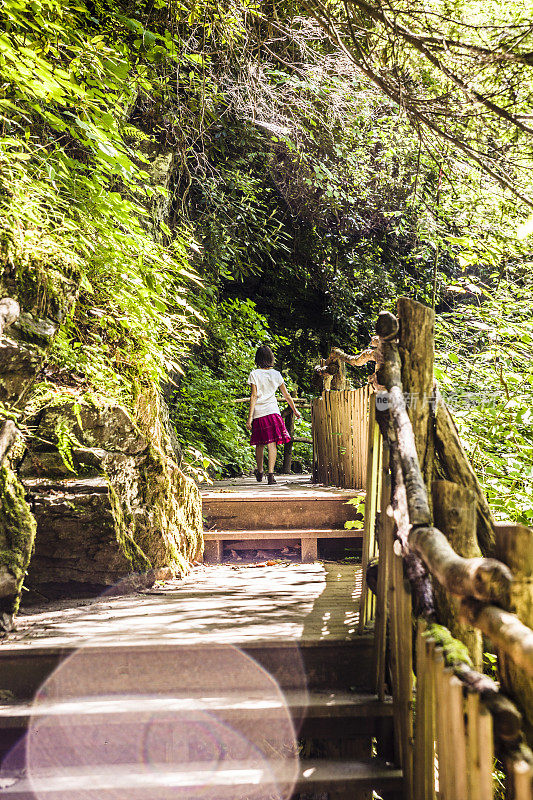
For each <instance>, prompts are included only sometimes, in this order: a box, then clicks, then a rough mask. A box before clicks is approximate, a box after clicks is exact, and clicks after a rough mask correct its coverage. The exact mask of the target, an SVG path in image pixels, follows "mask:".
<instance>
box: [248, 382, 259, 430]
mask: <svg viewBox="0 0 533 800" xmlns="http://www.w3.org/2000/svg"><path fill="white" fill-rule="evenodd" d="M251 386H252V393H251V394H250V411H249V412H248V422H247V423H246V427H247V428H248V430H249V431H251V430H252V419H253V416H254V408H255V404H256V403H257V386H256V385H255V383H252V385H251Z"/></svg>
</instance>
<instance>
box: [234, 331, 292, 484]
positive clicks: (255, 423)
mask: <svg viewBox="0 0 533 800" xmlns="http://www.w3.org/2000/svg"><path fill="white" fill-rule="evenodd" d="M255 363H256V365H257V369H253V370H252V371H251V372H250V377H249V378H248V383H249V384H250V386H251V388H252V391H251V395H250V413H249V414H248V422H247V423H246V427H247V428H248V430H251V431H252V438H251V439H250V444H253V445H255V460H256V463H257V469H255V470H254V475H255V477H256V479H257V480H258V481H262V480H263V454H264V450H265V445H266V446H267V448H268V483H269V484H273V483H276V479H275V478H274V464H275V463H276V454H277V446H278V444H287V442H290V440H291V437H290V436H289V433H288V431H287V428H286V427H285V423H284V422H283V419H282V418H281V414H280V413H279V406H278V401H277V400H276V390H277V389H279V390H280V391H281V394H282V395H283V397H284V398H285V400H286V401H287V403H288V404H289V406H290V407H291V408H292V411H293V413H294V416H295V417H296V418H297V419H299V418H300V416H301V414H300V413H299V412H298V411H297V410H296V407H295V405H294V402H293V399H292V397H291V396H290V394H289V393H288V391H287V387H286V386H285V382H284V380H283V376H282V375H281V373H279V372H278V371H277V370H275V369H274V353H273V352H272V350H271V349H270V347H268V346H267V345H266V344H264V345H261V347H259V348H258V349H257V352H256V354H255Z"/></svg>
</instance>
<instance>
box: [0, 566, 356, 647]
mask: <svg viewBox="0 0 533 800" xmlns="http://www.w3.org/2000/svg"><path fill="white" fill-rule="evenodd" d="M360 586H361V573H360V568H359V567H358V566H354V565H346V564H336V563H314V564H295V563H286V564H279V563H277V564H275V565H273V566H254V565H245V566H228V565H213V566H201V567H196V568H195V569H193V570H192V572H191V573H190V575H189V576H188V577H186V578H185V579H183V580H177V581H168V582H166V583H165V584H164V585H162V586H161V587H160V588H154V589H151V590H147V591H144V592H140V593H136V594H132V595H127V596H122V597H102V598H100V599H98V600H96V601H93V602H88V601H71V602H66V601H58V602H56V603H51V604H49V605H47V606H46V607H44V608H40V609H37V610H34V611H32V610H27V611H23V612H22V613H21V614H20V616H19V618H18V622H17V631H15V632H13V633H11V634H9V635H8V636H7V637H6V638H5V639H3V641H2V643H1V644H0V655H1V653H2V650H6V649H10V650H12V649H13V648H35V647H37V646H40V647H43V646H45V647H46V646H47V645H51V646H58V645H61V646H69V647H72V646H74V647H75V646H78V645H80V644H82V643H84V644H89V643H90V644H99V645H103V644H105V643H114V642H116V641H119V640H120V641H122V642H124V641H126V640H127V641H131V642H135V641H143V642H144V643H146V642H147V641H154V640H156V641H158V642H162V641H164V642H172V643H179V644H187V643H191V644H193V643H194V644H198V643H206V644H208V643H209V644H214V643H231V644H234V645H239V644H242V643H244V642H250V641H256V642H259V641H261V642H262V641H264V642H268V641H277V642H280V641H286V642H292V643H295V642H302V643H303V642H312V641H317V642H318V641H326V640H327V641H333V640H336V641H339V640H341V641H342V640H343V641H349V640H351V639H353V638H354V637H355V636H356V629H357V621H358V602H359V596H360Z"/></svg>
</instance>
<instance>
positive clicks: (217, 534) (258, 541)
mask: <svg viewBox="0 0 533 800" xmlns="http://www.w3.org/2000/svg"><path fill="white" fill-rule="evenodd" d="M362 536H363V529H362V528H351V529H344V528H341V529H338V528H289V529H287V528H277V529H276V528H264V529H263V530H216V531H204V561H206V562H207V563H220V561H222V556H223V547H224V542H231V544H232V547H233V548H234V549H235V550H239V549H250V546H251V543H253V545H254V546H256V547H257V549H261V550H274V549H279V548H280V547H285V546H287V545H290V544H292V543H293V542H294V540H296V541H299V542H300V543H301V548H302V561H303V562H304V563H308V562H313V561H316V559H317V557H318V540H319V539H357V540H361V539H362ZM241 546H242V547H241Z"/></svg>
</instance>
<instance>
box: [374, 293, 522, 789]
mask: <svg viewBox="0 0 533 800" xmlns="http://www.w3.org/2000/svg"><path fill="white" fill-rule="evenodd" d="M428 311H429V310H426V309H423V307H422V306H420V305H419V304H417V303H414V302H412V301H405V300H403V301H402V302H401V303H400V304H399V315H400V326H401V332H400V333H399V325H398V320H397V319H396V318H395V317H393V315H391V314H382V315H380V318H379V320H378V324H377V326H376V330H377V334H378V335H379V337H380V342H379V348H380V354H379V359H378V363H379V365H380V366H379V369H378V371H377V373H376V384H377V385H378V386H380V387H382V388H384V391H379V392H377V393H376V394H375V395H374V396H373V397H372V400H371V411H370V424H369V430H368V464H367V476H368V477H367V499H366V508H365V532H364V541H363V592H362V597H361V606H360V627H361V629H363V628H364V627H365V626H366V625H367V624H369V623H370V622H371V621H372V620H373V621H374V631H375V672H374V674H375V676H376V678H375V681H376V683H375V689H376V692H377V694H378V696H379V697H380V698H383V697H384V696H385V694H386V693H387V691H391V693H392V696H393V700H394V722H395V756H396V759H397V761H398V762H399V763H400V764H401V766H402V768H403V770H404V776H405V794H404V796H405V798H406V800H411V799H412V798H414V800H431V799H432V798H437V797H438V798H441V799H442V800H488V799H489V798H493V797H495V796H496V795H495V791H496V790H495V785H496V784H495V775H496V774H497V772H495V769H496V768H495V760H494V757H495V754H496V755H497V757H498V762H497V763H498V765H499V767H498V768H499V769H501V770H502V775H503V776H504V777H503V780H504V783H505V795H502V794H501V793H500V794H499V795H498V796H499V797H502V796H505V797H506V798H508V800H511V798H513V799H514V800H533V791H532V779H533V766H532V765H533V753H532V752H531V750H530V749H529V746H528V744H527V742H526V737H525V735H524V731H525V732H526V733H527V734H528V736H531V731H532V730H533V719H531V718H530V714H529V711H530V709H531V707H532V704H531V698H532V697H533V689H532V687H533V631H532V630H530V628H529V627H527V625H526V624H524V619H526V621H528V622H529V619H527V614H531V613H532V611H533V602H532V599H533V597H532V583H531V570H530V567H529V565H530V564H532V562H533V531H531V530H529V529H528V528H524V527H523V526H512V525H501V526H498V525H494V524H493V523H492V520H491V516H490V509H488V506H487V504H486V501H485V500H484V498H483V496H482V492H481V489H480V487H479V485H478V484H477V482H476V481H475V476H473V471H472V469H471V467H469V465H468V464H465V463H463V461H464V460H466V456H465V455H464V451H462V449H461V448H460V445H459V446H458V445H457V442H455V440H454V443H453V445H452V447H453V448H455V450H454V453H453V458H451V457H450V454H449V453H448V454H447V453H446V452H439V469H440V471H441V472H444V473H445V475H446V477H447V478H448V479H449V478H450V473H452V474H453V475H454V477H456V476H457V475H463V476H465V477H464V481H463V482H462V485H458V484H456V483H453V481H449V480H448V481H447V482H446V485H444V486H443V485H440V486H436V487H433V488H434V491H433V501H434V506H435V508H434V511H435V515H436V517H437V518H439V519H444V520H445V521H446V520H448V521H449V520H452V521H453V524H451V523H450V525H449V527H448V528H447V529H446V530H445V532H442V531H440V530H439V529H438V528H436V527H435V526H434V525H433V514H432V508H431V495H429V494H428V491H427V488H426V486H427V484H428V483H429V484H431V481H432V477H433V475H434V462H433V463H432V462H431V459H430V460H429V467H428V452H430V451H431V449H432V448H433V453H435V452H437V450H438V443H437V445H436V444H435V438H432V437H435V435H436V434H435V428H436V425H435V414H436V409H437V405H438V402H441V403H442V402H443V401H442V399H440V400H439V401H437V395H436V391H435V389H434V384H433V377H432V371H433V367H432V347H433V341H432V339H431V343H430V345H429V346H428V347H429V349H428V351H427V352H424V347H420V350H421V351H422V352H420V350H419V351H413V349H412V348H413V347H417V346H420V342H418V345H417V343H416V338H417V336H418V334H419V333H420V332H421V331H422V332H423V329H424V325H422V324H419V323H418V322H417V323H416V327H417V331H414V330H413V328H412V327H411V328H410V326H413V324H414V321H415V320H416V317H417V315H418V317H419V321H420V318H424V320H425V323H424V324H425V325H426V329H427V330H426V332H429V334H430V335H431V337H432V325H431V324H430V322H431V320H430V315H431V312H429V313H426V312H428ZM428 320H429V322H428ZM426 323H427V324H426ZM418 329H419V330H418ZM425 356H427V358H428V360H429V361H430V364H431V370H428V369H427V368H426V367H427V365H423V364H421V360H420V359H421V357H422V358H423V357H425ZM411 370H413V371H415V370H416V371H417V376H415V382H416V380H418V381H419V385H418V386H417V387H416V388H417V390H418V391H419V392H421V391H422V389H423V385H422V384H423V381H426V390H427V394H426V395H425V397H423V398H422V399H421V402H422V403H425V404H426V407H425V408H420V407H419V408H418V409H417V410H416V412H415V410H414V409H413V408H411V409H410V411H411V413H410V414H409V413H408V408H407V407H406V400H405V394H404V388H405V386H406V385H408V388H409V391H410V392H411V391H412V382H411V381H412V375H411V374H410V371H411ZM450 430H451V429H450ZM454 436H456V431H455V434H454ZM458 447H459V449H457V448H458ZM418 453H423V458H422V459H419V457H418ZM448 462H449V463H450V464H451V466H450V467H449V469H446V464H447V463H448ZM452 462H453V463H452ZM453 470H455V473H453ZM441 483H442V482H441ZM454 487H455V488H454ZM462 492H463V493H464V492H467V495H468V497H470V498H471V503H470V505H468V504H467V505H465V507H464V508H462V507H461V505H460V501H457V497H462V496H463V495H462V494H461V493H462ZM452 496H453V497H454V498H455V499H454V501H453V503H454V504H455V505H453V504H452V502H451V501H450V497H452ZM451 512H453V513H451ZM458 531H460V532H461V536H458ZM450 540H452V541H453V542H454V543H458V544H457V547H458V549H459V550H463V551H464V552H461V553H460V554H459V553H458V552H456V551H455V550H454V547H452V544H451V543H450ZM478 540H479V543H480V544H481V545H482V548H483V549H484V551H485V552H486V553H487V555H491V556H492V555H498V556H499V558H500V559H501V560H496V559H495V558H493V557H485V558H484V557H482V556H481V555H480V551H479V549H477V550H474V551H472V547H473V544H475V547H476V548H477V547H478V545H477V542H478ZM489 548H490V550H489ZM487 551H488V552H487ZM473 554H474V555H473ZM375 555H379V560H378V565H377V581H374V583H375V585H373V589H374V592H373V593H370V592H369V591H368V587H367V575H368V576H371V575H372V571H371V568H372V566H373V565H372V564H371V559H372V557H373V556H375ZM472 556H473V557H472ZM504 561H508V563H509V565H510V566H511V567H512V568H513V571H514V573H515V575H513V573H511V570H510V569H509V566H508V565H507V564H506V563H504ZM374 577H375V576H374ZM369 582H370V580H369ZM521 611H522V614H521V615H522V617H523V619H520V618H519V616H518V615H517V614H516V613H514V612H519V614H520V612H521ZM442 623H445V624H444V625H443V624H442ZM448 625H449V626H451V627H452V629H453V634H454V635H452V633H450V631H449V630H448V627H447V626H448ZM480 631H481V632H483V633H484V634H485V635H486V636H487V637H489V639H490V642H491V643H492V646H493V650H494V651H495V652H496V653H497V655H498V661H499V678H500V681H501V688H500V686H499V685H498V684H497V683H495V682H494V681H493V680H492V679H491V678H490V677H489V676H487V675H483V674H482V673H481V672H479V671H478V669H479V668H480V664H479V656H480V653H481V634H480ZM475 666H477V667H478V669H476V668H475ZM502 689H505V692H504V691H502ZM511 695H512V698H513V699H511ZM513 700H514V701H516V703H517V704H518V706H520V709H521V711H522V712H524V715H523V714H522V713H521V711H519V710H518V708H517V706H516V705H515V704H514V702H513ZM524 716H525V719H524Z"/></svg>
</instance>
